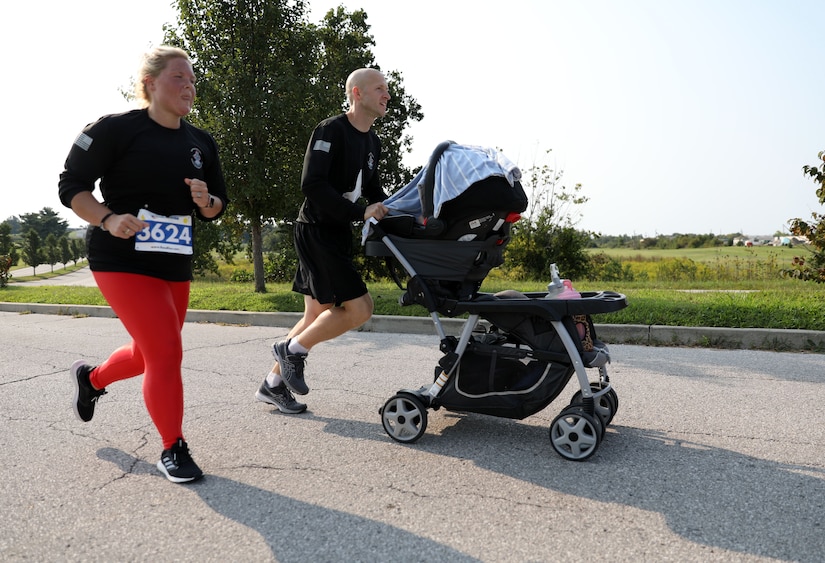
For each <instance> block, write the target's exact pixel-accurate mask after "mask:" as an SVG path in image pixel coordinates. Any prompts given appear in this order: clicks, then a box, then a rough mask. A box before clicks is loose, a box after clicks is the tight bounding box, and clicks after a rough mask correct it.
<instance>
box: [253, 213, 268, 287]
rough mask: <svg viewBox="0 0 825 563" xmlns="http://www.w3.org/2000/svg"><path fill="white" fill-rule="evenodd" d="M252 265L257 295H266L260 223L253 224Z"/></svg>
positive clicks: (254, 222)
mask: <svg viewBox="0 0 825 563" xmlns="http://www.w3.org/2000/svg"><path fill="white" fill-rule="evenodd" d="M252 265H253V267H254V271H255V293H266V272H264V251H263V241H262V238H261V223H260V221H253V222H252Z"/></svg>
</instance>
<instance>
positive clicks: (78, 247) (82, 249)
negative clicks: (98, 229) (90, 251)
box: [71, 238, 86, 266]
mask: <svg viewBox="0 0 825 563" xmlns="http://www.w3.org/2000/svg"><path fill="white" fill-rule="evenodd" d="M71 250H72V261H73V262H74V264H75V266H77V261H78V260H80V259H81V258H85V257H86V241H85V240H83V239H78V238H75V239H72V241H71Z"/></svg>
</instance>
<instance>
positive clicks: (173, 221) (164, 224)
mask: <svg viewBox="0 0 825 563" xmlns="http://www.w3.org/2000/svg"><path fill="white" fill-rule="evenodd" d="M138 219H140V220H142V221H146V222H147V223H149V226H148V227H146V228H145V229H143V230H142V231H140V232H139V233H138V234H137V235H136V236H135V250H138V251H140V252H168V253H170V254H192V216H191V215H172V216H171V217H166V216H165V215H158V214H156V213H152V212H151V211H149V210H146V209H141V210H140V211H139V212H138Z"/></svg>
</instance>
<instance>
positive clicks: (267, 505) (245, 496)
mask: <svg viewBox="0 0 825 563" xmlns="http://www.w3.org/2000/svg"><path fill="white" fill-rule="evenodd" d="M97 457H98V458H100V459H101V460H104V461H108V462H111V463H113V464H115V465H116V466H117V467H118V468H120V470H121V471H122V472H123V473H124V474H137V475H156V476H157V477H158V478H159V479H163V478H164V477H163V476H161V475H160V474H159V473H158V471H157V470H156V469H155V466H154V465H152V464H151V463H148V462H146V461H143V460H140V459H138V458H136V457H134V456H133V455H130V454H128V453H126V452H124V451H122V450H119V449H116V448H101V449H99V450H98V451H97ZM181 486H185V487H189V488H191V489H192V490H193V491H194V492H195V493H197V494H198V495H199V496H200V498H201V500H203V502H204V503H206V505H207V506H209V508H211V509H212V510H214V511H215V512H216V513H218V514H220V515H222V516H224V517H226V518H229V519H231V520H233V521H235V522H237V523H239V524H242V525H244V526H246V527H248V528H250V529H252V530H255V531H256V532H258V533H259V534H260V535H261V537H263V538H264V540H265V541H266V543H267V545H268V546H269V548H270V549H271V550H272V555H273V557H274V558H275V559H276V560H277V561H280V562H284V563H287V562H296V563H298V562H301V563H303V562H305V561H306V560H307V554H313V557H316V558H319V559H320V560H325V561H396V560H397V558H398V556H399V554H402V553H408V554H409V553H422V554H427V559H428V560H432V561H445V562H452V561H456V562H467V563H469V562H475V561H478V560H477V559H475V558H472V557H469V556H467V555H465V554H463V553H461V552H458V551H455V550H453V549H451V548H449V547H446V546H444V545H441V544H439V543H436V542H434V541H432V540H429V539H426V538H422V537H419V536H416V535H414V534H411V533H410V532H407V531H405V530H402V529H399V528H394V527H392V526H388V525H386V524H383V523H381V522H375V521H373V520H368V519H365V518H361V517H359V516H354V515H352V514H347V513H345V512H340V511H337V510H331V509H327V508H324V507H321V506H317V505H314V504H307V503H305V502H301V501H297V500H295V499H292V498H289V497H288V496H284V495H279V494H276V493H273V492H271V491H267V490H264V489H260V488H258V487H253V486H250V485H246V484H244V483H241V482H238V481H233V480H232V479H226V478H224V477H217V476H214V475H206V476H205V477H204V478H203V480H201V481H198V482H196V483H192V484H190V485H181ZM342 530H345V531H346V533H345V534H342V533H341V531H342Z"/></svg>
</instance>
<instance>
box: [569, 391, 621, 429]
mask: <svg viewBox="0 0 825 563" xmlns="http://www.w3.org/2000/svg"><path fill="white" fill-rule="evenodd" d="M603 388H604V387H603V385H602V384H600V383H595V382H593V383H591V384H590V389H591V390H592V391H593V392H594V393H596V392H598V391H601V390H602V389H603ZM581 402H582V392H581V391H576V392H575V393H574V394H573V398H572V399H570V404H571V405H574V404H577V403H581ZM595 406H596V414H598V415H599V417H601V419H602V422H604V425H605V426H607V425H608V424H610V423H611V422H613V417H614V416H616V411H617V410H618V409H619V397H618V395H616V392H615V391H614V390H613V388H610V389H609V390H608V391H607V393H605V394H604V395H602V396H601V397H599V401H598V402H597V403H596V405H595Z"/></svg>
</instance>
